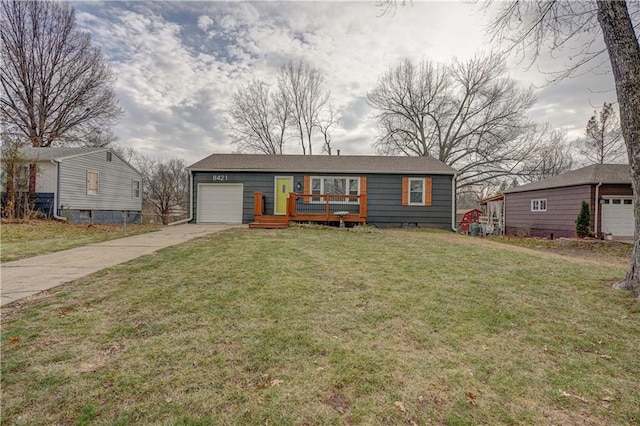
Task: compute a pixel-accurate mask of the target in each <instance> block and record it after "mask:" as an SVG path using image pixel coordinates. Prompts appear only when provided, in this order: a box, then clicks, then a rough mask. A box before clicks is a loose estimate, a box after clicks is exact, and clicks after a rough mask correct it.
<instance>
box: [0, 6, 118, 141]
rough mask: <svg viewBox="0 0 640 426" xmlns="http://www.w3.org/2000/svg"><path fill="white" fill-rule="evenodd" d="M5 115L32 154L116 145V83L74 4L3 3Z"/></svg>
mask: <svg viewBox="0 0 640 426" xmlns="http://www.w3.org/2000/svg"><path fill="white" fill-rule="evenodd" d="M0 59H1V62H0V65H1V66H0V85H1V86H2V91H1V92H0V95H1V96H0V114H1V115H2V117H3V119H4V120H5V122H6V123H7V126H8V127H9V130H8V131H9V132H11V133H12V134H14V135H19V136H20V137H22V138H24V139H25V140H28V141H29V143H30V144H31V145H32V146H36V147H47V146H51V145H81V144H85V143H86V141H87V140H88V139H89V138H93V140H94V142H95V140H96V135H97V134H98V132H100V133H99V134H100V135H102V136H101V137H100V138H102V142H101V143H105V142H106V141H110V140H112V136H109V135H108V133H109V127H110V126H111V125H113V124H114V123H115V121H116V120H117V118H118V117H119V116H120V115H121V114H122V110H121V108H120V107H119V106H118V103H117V101H116V98H115V93H114V90H113V84H114V81H115V78H114V76H113V73H112V72H111V69H110V68H109V66H108V65H107V64H106V63H105V61H104V58H103V56H102V53H101V51H100V49H98V48H96V47H93V46H92V45H91V37H90V36H89V34H88V33H84V32H80V31H78V30H77V29H75V14H74V10H73V8H72V7H71V6H70V5H69V4H68V3H62V2H57V1H48V0H43V1H29V2H26V1H12V0H2V1H1V2H0Z"/></svg>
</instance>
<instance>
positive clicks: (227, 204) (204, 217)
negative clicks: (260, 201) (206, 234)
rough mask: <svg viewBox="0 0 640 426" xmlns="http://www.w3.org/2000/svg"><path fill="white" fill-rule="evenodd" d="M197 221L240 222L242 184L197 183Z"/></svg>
mask: <svg viewBox="0 0 640 426" xmlns="http://www.w3.org/2000/svg"><path fill="white" fill-rule="evenodd" d="M197 222H198V223H242V184H241V183H201V184H199V185H198V218H197Z"/></svg>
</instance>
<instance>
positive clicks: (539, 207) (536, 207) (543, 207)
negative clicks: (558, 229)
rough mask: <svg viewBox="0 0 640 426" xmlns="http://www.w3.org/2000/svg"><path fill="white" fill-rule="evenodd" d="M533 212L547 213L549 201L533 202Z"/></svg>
mask: <svg viewBox="0 0 640 426" xmlns="http://www.w3.org/2000/svg"><path fill="white" fill-rule="evenodd" d="M531 211H532V212H546V211H547V199H546V198H540V199H537V200H531Z"/></svg>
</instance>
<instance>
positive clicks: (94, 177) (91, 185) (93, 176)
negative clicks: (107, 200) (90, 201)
mask: <svg viewBox="0 0 640 426" xmlns="http://www.w3.org/2000/svg"><path fill="white" fill-rule="evenodd" d="M98 179H99V177H98V172H87V195H98Z"/></svg>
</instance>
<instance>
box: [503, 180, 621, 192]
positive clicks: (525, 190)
mask: <svg viewBox="0 0 640 426" xmlns="http://www.w3.org/2000/svg"><path fill="white" fill-rule="evenodd" d="M598 184H602V185H631V182H611V181H605V180H603V181H594V182H580V183H572V184H568V185H567V184H565V185H553V186H545V187H542V188H534V189H522V190H518V187H515V188H510V189H505V190H504V191H503V194H504V195H507V194H517V193H520V192H531V191H545V190H547V189H558V188H570V187H572V186H584V185H598Z"/></svg>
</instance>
